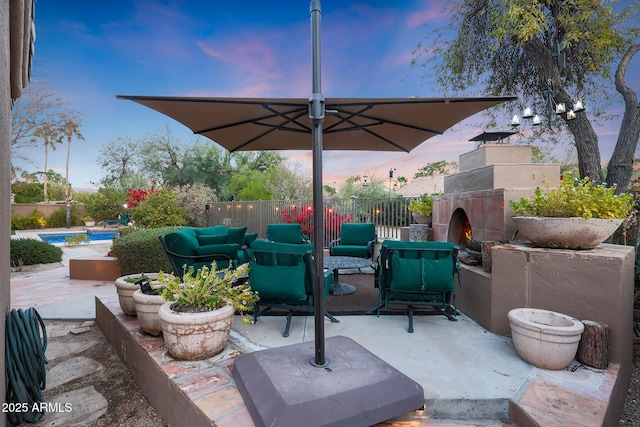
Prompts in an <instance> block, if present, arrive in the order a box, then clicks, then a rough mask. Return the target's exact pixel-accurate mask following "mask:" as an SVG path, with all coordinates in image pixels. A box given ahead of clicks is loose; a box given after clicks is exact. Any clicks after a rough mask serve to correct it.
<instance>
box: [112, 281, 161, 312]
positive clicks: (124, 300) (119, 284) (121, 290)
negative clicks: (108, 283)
mask: <svg viewBox="0 0 640 427" xmlns="http://www.w3.org/2000/svg"><path fill="white" fill-rule="evenodd" d="M145 275H146V276H147V277H149V278H150V279H157V278H158V273H145ZM139 277H140V274H129V275H127V276H122V277H118V278H117V279H116V282H115V283H116V290H117V292H118V301H119V302H120V308H121V309H122V311H123V312H124V314H126V315H127V316H135V315H136V304H135V302H134V301H133V293H134V292H135V291H137V290H138V289H140V286H138V285H136V284H135V283H130V282H127V279H129V278H139Z"/></svg>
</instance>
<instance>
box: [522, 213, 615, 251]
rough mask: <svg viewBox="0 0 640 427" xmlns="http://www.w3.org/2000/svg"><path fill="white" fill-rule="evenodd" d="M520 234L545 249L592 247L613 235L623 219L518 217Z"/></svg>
mask: <svg viewBox="0 0 640 427" xmlns="http://www.w3.org/2000/svg"><path fill="white" fill-rule="evenodd" d="M513 222H514V223H515V226H516V228H517V229H518V233H520V234H522V236H524V237H526V238H527V239H529V240H531V242H533V244H535V245H536V246H540V247H546V248H559V249H593V248H595V247H596V246H598V245H599V244H600V243H602V242H604V241H605V240H606V239H607V238H609V236H611V235H612V234H613V233H614V232H615V231H616V230H617V229H618V227H620V224H622V220H621V219H604V218H590V219H585V218H552V217H533V216H515V217H513Z"/></svg>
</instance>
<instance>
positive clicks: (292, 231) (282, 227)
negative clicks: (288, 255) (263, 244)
mask: <svg viewBox="0 0 640 427" xmlns="http://www.w3.org/2000/svg"><path fill="white" fill-rule="evenodd" d="M267 239H268V240H271V241H273V242H279V243H304V242H303V240H304V235H303V234H302V226H301V225H300V224H269V225H267Z"/></svg>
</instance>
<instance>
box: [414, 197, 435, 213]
mask: <svg viewBox="0 0 640 427" xmlns="http://www.w3.org/2000/svg"><path fill="white" fill-rule="evenodd" d="M409 210H410V211H411V212H415V213H417V214H420V215H424V216H431V213H432V212H433V198H432V197H431V195H430V194H429V193H424V194H423V195H422V196H420V197H418V198H417V199H413V200H411V201H410V202H409Z"/></svg>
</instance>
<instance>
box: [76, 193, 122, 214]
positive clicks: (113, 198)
mask: <svg viewBox="0 0 640 427" xmlns="http://www.w3.org/2000/svg"><path fill="white" fill-rule="evenodd" d="M126 198H127V192H126V190H121V189H117V188H100V189H99V190H98V191H96V192H95V193H89V194H82V195H81V196H80V199H79V200H81V201H82V202H84V205H85V207H86V208H87V214H88V215H90V216H92V217H94V218H96V219H112V218H117V217H118V215H121V214H122V212H123V208H122V205H123V204H124V201H125V200H126Z"/></svg>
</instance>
